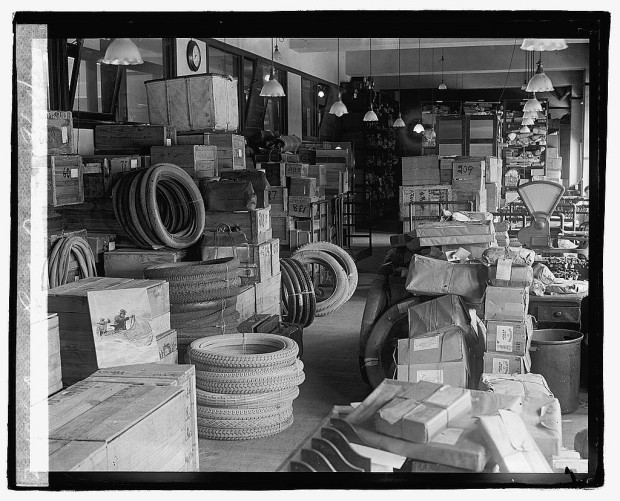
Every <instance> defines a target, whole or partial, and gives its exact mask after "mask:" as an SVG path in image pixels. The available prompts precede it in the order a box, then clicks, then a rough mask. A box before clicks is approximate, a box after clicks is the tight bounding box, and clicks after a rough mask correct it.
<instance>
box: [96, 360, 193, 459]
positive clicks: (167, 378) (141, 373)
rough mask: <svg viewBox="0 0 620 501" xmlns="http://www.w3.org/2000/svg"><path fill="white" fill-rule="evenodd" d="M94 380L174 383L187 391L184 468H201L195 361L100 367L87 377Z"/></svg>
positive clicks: (154, 383)
mask: <svg viewBox="0 0 620 501" xmlns="http://www.w3.org/2000/svg"><path fill="white" fill-rule="evenodd" d="M85 381H86V382H93V383H123V384H132V385H143V386H171V387H177V388H180V389H181V390H183V393H184V395H185V432H186V434H185V439H186V440H185V442H186V443H185V446H184V447H185V450H186V452H188V453H189V452H190V451H191V454H188V456H187V457H186V463H185V468H184V469H183V470H181V471H198V469H199V451H198V429H197V422H196V421H197V419H196V369H195V367H194V366H193V365H176V364H138V365H126V366H121V367H110V368H109V369H100V370H98V371H97V372H95V373H94V374H92V375H91V376H89V377H88V378H86V380H85Z"/></svg>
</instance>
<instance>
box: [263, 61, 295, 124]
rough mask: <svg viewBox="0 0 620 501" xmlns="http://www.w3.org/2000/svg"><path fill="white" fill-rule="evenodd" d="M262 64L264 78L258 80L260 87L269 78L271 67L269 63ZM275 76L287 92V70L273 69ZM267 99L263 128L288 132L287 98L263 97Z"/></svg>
mask: <svg viewBox="0 0 620 501" xmlns="http://www.w3.org/2000/svg"><path fill="white" fill-rule="evenodd" d="M261 66H262V73H261V74H262V79H261V81H260V83H259V82H256V85H260V87H259V92H260V88H262V86H263V85H264V83H265V82H267V81H268V80H269V78H271V77H270V70H271V67H270V65H269V64H267V63H261ZM273 77H274V78H275V79H276V80H277V81H278V82H279V83H280V85H282V87H283V88H284V93H285V94H286V78H287V77H286V72H285V71H280V70H278V69H274V70H273ZM262 99H264V101H265V117H264V119H263V130H270V131H272V132H277V133H280V134H286V119H285V113H286V111H285V110H286V106H285V103H286V98H281V97H263V98H262Z"/></svg>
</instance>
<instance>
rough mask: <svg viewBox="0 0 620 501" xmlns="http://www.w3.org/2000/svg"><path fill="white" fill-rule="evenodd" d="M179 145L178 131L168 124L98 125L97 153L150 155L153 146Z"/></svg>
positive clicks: (96, 131) (96, 134)
mask: <svg viewBox="0 0 620 501" xmlns="http://www.w3.org/2000/svg"><path fill="white" fill-rule="evenodd" d="M175 144H177V131H176V129H175V128H174V127H170V126H168V125H166V124H160V125H112V124H110V125H107V124H106V125H97V126H96V127H95V152H96V153H97V154H106V153H131V154H138V155H150V154H151V146H172V145H175Z"/></svg>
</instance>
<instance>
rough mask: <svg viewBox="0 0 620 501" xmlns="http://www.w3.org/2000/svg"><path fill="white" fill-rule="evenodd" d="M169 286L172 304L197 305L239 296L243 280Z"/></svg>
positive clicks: (237, 278)
mask: <svg viewBox="0 0 620 501" xmlns="http://www.w3.org/2000/svg"><path fill="white" fill-rule="evenodd" d="M169 286H170V302H171V303H196V302H202V301H213V300H214V299H222V298H229V297H232V296H238V295H239V290H240V286H241V278H240V277H235V278H234V280H231V281H230V282H216V283H208V284H182V283H177V282H173V283H171V284H169Z"/></svg>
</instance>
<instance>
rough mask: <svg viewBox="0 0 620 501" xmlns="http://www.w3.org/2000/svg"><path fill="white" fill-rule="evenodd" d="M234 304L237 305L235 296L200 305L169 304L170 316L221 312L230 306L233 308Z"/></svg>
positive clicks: (204, 302)
mask: <svg viewBox="0 0 620 501" xmlns="http://www.w3.org/2000/svg"><path fill="white" fill-rule="evenodd" d="M236 304H237V296H233V297H229V298H222V299H214V300H213V301H202V302H200V303H183V304H171V305H170V313H171V314H172V315H174V314H176V313H191V312H194V313H197V312H205V313H215V312H218V311H222V309H226V308H228V307H230V306H235V305H236Z"/></svg>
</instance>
